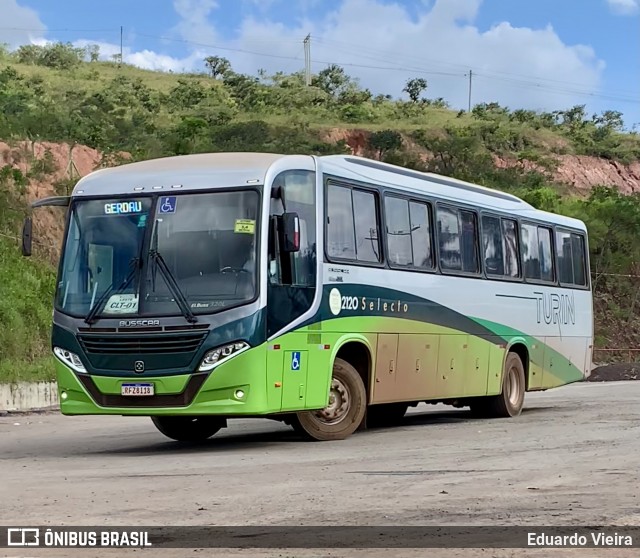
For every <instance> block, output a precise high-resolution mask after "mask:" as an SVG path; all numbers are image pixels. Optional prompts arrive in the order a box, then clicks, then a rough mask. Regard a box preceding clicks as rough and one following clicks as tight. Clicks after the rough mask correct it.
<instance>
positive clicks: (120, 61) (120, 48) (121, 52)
mask: <svg viewBox="0 0 640 558" xmlns="http://www.w3.org/2000/svg"><path fill="white" fill-rule="evenodd" d="M120 65H122V25H121V26H120V64H118V67H120Z"/></svg>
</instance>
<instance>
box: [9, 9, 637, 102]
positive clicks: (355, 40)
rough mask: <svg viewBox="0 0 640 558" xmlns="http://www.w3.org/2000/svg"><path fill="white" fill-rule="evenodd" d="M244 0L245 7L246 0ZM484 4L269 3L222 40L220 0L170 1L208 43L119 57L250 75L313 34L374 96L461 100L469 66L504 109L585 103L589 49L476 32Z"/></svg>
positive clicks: (317, 63) (293, 56)
mask: <svg viewBox="0 0 640 558" xmlns="http://www.w3.org/2000/svg"><path fill="white" fill-rule="evenodd" d="M3 1H6V0H0V2H3ZM245 1H246V2H247V5H249V4H250V3H251V2H252V1H253V0H245ZM306 1H308V2H310V1H312V0H306ZM609 1H610V2H613V1H614V0H609ZM615 1H617V2H624V1H627V2H628V1H634V2H636V1H638V0H615ZM482 2H483V0H431V1H430V2H426V1H425V2H424V4H423V6H422V8H421V10H422V11H421V12H419V13H418V15H417V16H416V14H415V13H414V14H409V13H408V12H407V11H406V9H405V8H404V7H403V6H401V5H399V4H390V3H382V1H381V0H343V1H342V3H341V4H340V5H339V7H337V8H336V9H334V10H333V11H328V12H327V13H326V14H325V15H324V16H323V17H322V18H317V17H316V18H314V19H313V20H309V19H306V18H302V19H299V20H298V21H297V22H296V23H295V24H292V25H285V24H283V23H280V22H278V21H277V20H274V15H273V14H274V13H276V11H275V10H273V11H271V12H270V14H271V15H268V14H265V12H262V11H258V12H254V13H255V15H254V16H249V17H246V18H245V19H244V20H243V21H242V23H241V25H240V26H239V28H238V29H237V30H236V34H235V38H233V39H224V38H223V34H222V33H221V32H220V31H221V30H220V28H219V25H217V24H216V21H215V19H216V18H215V15H216V13H215V10H216V9H217V8H218V4H219V2H217V1H216V0H174V2H173V4H174V8H175V10H176V13H177V14H178V16H179V18H180V20H179V22H178V24H177V25H176V26H175V27H174V29H173V30H172V31H173V36H174V37H177V38H180V39H182V40H184V41H190V42H191V43H200V44H208V45H215V47H214V46H212V47H210V48H206V47H202V46H197V45H193V44H192V45H191V48H192V50H191V52H190V53H189V54H188V55H186V56H184V57H181V58H180V57H174V56H171V55H167V54H161V53H159V52H154V51H150V50H142V51H133V50H131V49H130V48H125V49H124V53H123V54H124V60H125V62H128V63H131V64H135V65H138V66H141V67H143V68H148V69H158V70H165V71H174V72H179V71H185V70H204V65H203V62H202V60H203V58H204V57H205V56H207V55H212V54H213V55H220V56H224V57H226V58H228V59H229V60H230V61H231V63H232V66H233V68H234V70H236V71H239V72H243V73H249V74H254V75H255V74H256V73H257V70H258V69H260V68H264V69H265V70H267V72H276V71H285V72H292V71H297V70H301V69H302V68H303V66H304V55H303V46H302V40H303V39H304V37H305V36H306V35H307V33H311V36H312V40H311V59H312V63H313V68H312V69H313V71H314V72H318V71H320V70H321V69H322V68H324V67H325V66H326V64H327V63H337V64H340V65H343V66H344V68H345V70H346V71H347V72H348V73H349V74H350V75H352V76H353V77H356V78H358V79H359V81H360V83H361V85H362V86H363V87H368V88H369V89H371V90H372V91H373V92H374V93H375V94H377V93H389V94H392V95H394V96H396V97H398V96H401V95H403V93H402V88H403V87H404V84H405V82H406V80H407V79H408V78H411V77H425V78H426V79H427V81H428V83H429V87H428V90H427V92H426V94H427V96H429V97H431V98H436V97H443V98H444V99H445V100H447V101H448V102H449V103H450V104H451V106H452V107H454V108H466V106H467V97H468V73H467V72H468V70H469V69H472V70H473V74H474V79H473V84H472V103H473V104H475V103H479V102H491V101H497V102H499V103H501V104H503V105H508V106H510V107H511V108H517V107H518V108H519V107H522V108H534V109H543V110H552V109H556V108H566V107H567V106H571V105H573V104H577V103H583V102H585V97H584V96H582V95H580V94H579V93H581V92H586V93H592V92H594V91H597V90H598V87H599V85H600V79H601V74H602V71H603V69H604V62H603V61H602V60H600V59H598V57H597V56H596V54H595V52H594V51H593V49H592V48H591V47H589V46H587V45H568V44H565V43H564V42H563V41H562V39H561V38H560V37H559V36H558V35H557V33H556V32H555V31H554V29H553V28H552V27H550V26H549V27H546V28H542V29H532V28H528V27H515V26H513V25H512V24H510V23H509V22H501V23H498V24H496V25H494V26H493V27H491V28H490V29H487V30H485V31H481V30H480V29H478V28H477V27H476V26H474V21H475V20H476V17H477V14H478V11H479V10H480V9H481V6H482ZM278 5H279V6H283V5H284V4H282V3H278ZM225 35H227V36H228V33H225ZM92 42H93V41H77V43H76V44H78V45H80V46H84V45H86V44H89V43H92ZM167 44H170V43H167ZM100 47H101V53H102V57H103V58H110V57H111V55H113V54H116V53H117V52H119V46H116V45H113V44H108V43H101V44H100Z"/></svg>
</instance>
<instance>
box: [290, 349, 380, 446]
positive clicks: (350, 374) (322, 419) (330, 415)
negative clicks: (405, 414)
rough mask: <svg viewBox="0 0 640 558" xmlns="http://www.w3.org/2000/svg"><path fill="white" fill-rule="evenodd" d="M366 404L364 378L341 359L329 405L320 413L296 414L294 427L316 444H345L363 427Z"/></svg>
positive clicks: (336, 363) (335, 365) (335, 371)
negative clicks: (328, 442)
mask: <svg viewBox="0 0 640 558" xmlns="http://www.w3.org/2000/svg"><path fill="white" fill-rule="evenodd" d="M366 403H367V392H366V390H365V387H364V382H363V381H362V378H361V377H360V374H358V371H357V370H356V369H355V368H354V367H353V366H352V365H351V364H349V363H348V362H346V361H344V360H342V359H340V358H337V359H336V360H335V362H334V364H333V377H332V378H331V388H330V391H329V403H328V405H327V406H326V407H325V408H324V409H321V410H319V411H303V412H299V413H296V415H295V417H294V419H293V421H292V422H293V424H292V426H293V428H294V429H295V430H296V432H298V433H299V434H302V435H304V436H305V437H307V438H310V439H312V440H319V441H328V440H344V439H345V438H347V437H349V436H350V435H351V434H353V433H354V432H355V431H356V430H357V429H358V427H359V426H360V423H361V422H362V419H363V418H364V413H365V410H366Z"/></svg>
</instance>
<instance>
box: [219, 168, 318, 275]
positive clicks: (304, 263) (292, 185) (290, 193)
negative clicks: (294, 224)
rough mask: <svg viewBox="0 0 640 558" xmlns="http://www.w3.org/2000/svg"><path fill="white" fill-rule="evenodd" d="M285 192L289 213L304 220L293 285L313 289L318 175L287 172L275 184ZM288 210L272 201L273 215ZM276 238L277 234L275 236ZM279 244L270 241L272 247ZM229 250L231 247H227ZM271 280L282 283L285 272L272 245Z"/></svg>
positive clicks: (293, 259) (292, 261) (293, 264)
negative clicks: (316, 178)
mask: <svg viewBox="0 0 640 558" xmlns="http://www.w3.org/2000/svg"><path fill="white" fill-rule="evenodd" d="M273 186H274V187H281V188H283V189H284V193H285V199H286V202H287V211H291V212H295V213H297V214H298V217H299V219H300V250H299V251H298V252H294V253H293V254H290V258H289V259H290V264H289V265H288V266H287V267H290V268H291V269H290V275H291V284H292V285H294V286H299V287H312V286H315V284H316V274H317V270H316V190H315V188H316V184H315V174H314V173H313V172H312V171H306V170H287V171H283V172H282V173H280V174H279V175H278V176H277V177H276V178H275V179H274V183H273ZM283 211H284V208H283V206H282V203H281V202H280V201H276V200H271V215H281V214H282V213H283ZM271 236H272V237H273V233H272V234H271ZM273 242H275V241H274V240H273V239H270V244H272V243H273ZM227 249H228V247H227ZM269 252H270V260H269V281H270V282H271V283H274V284H278V283H280V282H281V280H282V269H281V263H282V262H280V261H279V258H277V257H276V254H275V246H270V250H269Z"/></svg>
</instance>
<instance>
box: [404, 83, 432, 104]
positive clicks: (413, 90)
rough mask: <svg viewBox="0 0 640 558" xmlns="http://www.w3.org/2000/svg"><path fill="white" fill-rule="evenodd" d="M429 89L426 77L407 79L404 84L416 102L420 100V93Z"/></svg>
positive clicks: (406, 90)
mask: <svg viewBox="0 0 640 558" xmlns="http://www.w3.org/2000/svg"><path fill="white" fill-rule="evenodd" d="M426 89H427V80H426V79H424V78H413V79H409V80H407V83H406V84H405V86H404V89H403V90H402V91H404V92H405V93H407V94H408V95H409V99H411V101H413V102H414V103H417V102H418V101H419V100H420V95H421V94H422V92H423V91H425V90H426Z"/></svg>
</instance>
